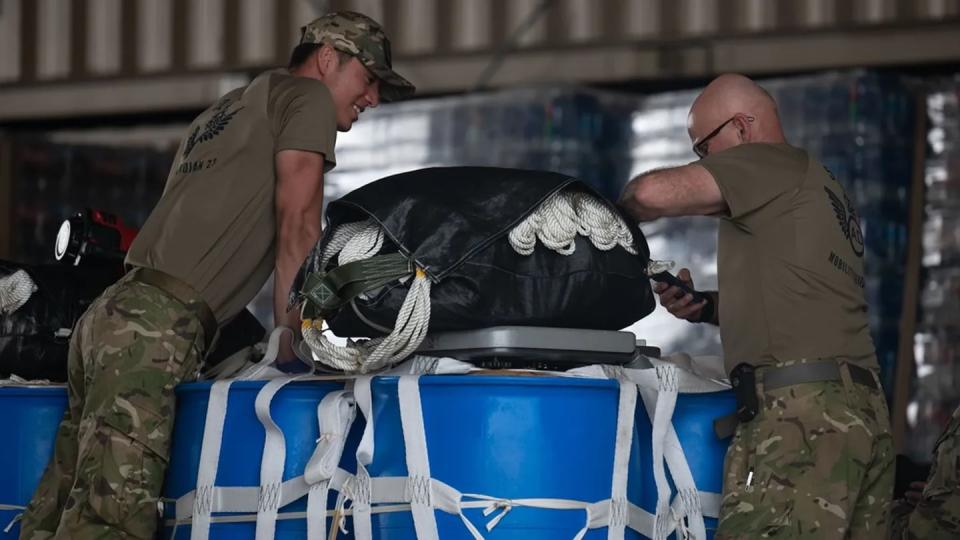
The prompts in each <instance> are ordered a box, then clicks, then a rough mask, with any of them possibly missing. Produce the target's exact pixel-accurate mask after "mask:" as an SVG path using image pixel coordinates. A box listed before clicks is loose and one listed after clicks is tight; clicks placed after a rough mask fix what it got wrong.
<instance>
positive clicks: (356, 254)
mask: <svg viewBox="0 0 960 540" xmlns="http://www.w3.org/2000/svg"><path fill="white" fill-rule="evenodd" d="M348 225H354V224H353V223H348ZM337 230H340V227H337ZM382 247H383V229H381V228H380V225H379V224H377V222H376V221H373V220H372V219H368V220H367V221H365V222H364V226H363V228H361V229H360V230H359V231H357V232H356V233H355V234H353V235H352V236H350V237H349V238H348V240H347V242H346V244H344V246H343V249H342V251H340V258H339V259H338V260H337V262H338V263H339V265H340V266H343V265H345V264H347V263H351V262H354V261H362V260H365V259H369V258H370V257H373V256H374V255H376V254H377V253H378V252H379V251H380V248H382Z"/></svg>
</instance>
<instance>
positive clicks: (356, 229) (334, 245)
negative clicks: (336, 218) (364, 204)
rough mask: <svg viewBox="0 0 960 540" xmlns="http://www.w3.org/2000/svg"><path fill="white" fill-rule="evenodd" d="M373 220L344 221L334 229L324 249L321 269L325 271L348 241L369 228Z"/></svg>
mask: <svg viewBox="0 0 960 540" xmlns="http://www.w3.org/2000/svg"><path fill="white" fill-rule="evenodd" d="M372 221H373V220H371V219H368V220H366V221H355V222H353V223H344V224H343V225H340V226H339V227H337V228H336V229H334V230H333V232H332V233H331V236H330V241H329V242H327V245H326V246H325V248H324V250H323V255H322V256H321V257H320V267H319V270H320V271H323V269H325V268H326V267H327V263H329V262H330V261H331V260H333V258H334V257H335V256H336V255H337V254H338V253H340V252H341V251H342V250H343V248H344V247H345V246H346V245H347V242H349V241H350V239H351V238H353V237H354V236H356V235H357V234H359V233H360V231H362V230H364V229H366V228H367V226H368V225H369V224H370V223H371V222H372Z"/></svg>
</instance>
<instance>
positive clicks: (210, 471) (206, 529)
mask: <svg viewBox="0 0 960 540" xmlns="http://www.w3.org/2000/svg"><path fill="white" fill-rule="evenodd" d="M232 383H233V381H231V380H224V381H217V382H215V383H213V385H212V386H211V387H210V398H209V401H208V402H207V419H206V421H205V422H204V425H203V441H202V442H201V443H200V467H199V469H198V471H197V487H196V490H195V492H194V499H193V504H192V506H193V518H192V519H191V522H190V539H191V540H207V538H209V536H210V516H211V514H212V513H213V498H214V489H215V487H214V486H215V484H216V482H217V469H218V468H219V467H220V446H221V444H222V443H223V423H224V420H225V419H226V417H227V397H228V395H229V393H230V385H231V384H232Z"/></svg>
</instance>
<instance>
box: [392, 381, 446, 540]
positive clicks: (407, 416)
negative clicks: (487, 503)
mask: <svg viewBox="0 0 960 540" xmlns="http://www.w3.org/2000/svg"><path fill="white" fill-rule="evenodd" d="M397 395H398V397H399V398H400V399H399V400H400V424H401V427H402V428H403V446H404V450H405V451H406V456H407V488H406V490H407V496H408V498H409V500H410V513H411V514H413V526H414V528H415V529H416V532H417V538H418V539H419V540H439V537H440V534H439V533H438V532H437V518H436V515H435V514H434V513H433V499H434V496H433V486H432V485H431V476H430V460H429V457H428V456H427V435H426V432H425V430H424V427H423V410H422V409H421V405H420V376H419V375H405V376H403V377H400V379H399V382H398V383H397Z"/></svg>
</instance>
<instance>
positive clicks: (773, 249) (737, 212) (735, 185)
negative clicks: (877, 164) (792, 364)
mask: <svg viewBox="0 0 960 540" xmlns="http://www.w3.org/2000/svg"><path fill="white" fill-rule="evenodd" d="M697 163H699V164H700V165H702V166H704V167H705V168H706V169H707V170H708V171H710V174H712V175H713V177H714V178H715V179H716V181H717V184H718V185H719V186H720V192H721V193H722V194H723V198H724V200H725V201H726V203H727V206H728V207H729V209H730V213H729V216H727V217H724V218H722V219H721V220H720V226H719V242H718V243H719V246H718V255H717V259H718V261H717V262H718V266H719V269H718V273H719V276H718V279H719V284H720V337H721V340H722V342H723V352H724V357H725V362H726V367H727V370H728V371H729V370H731V369H733V368H734V367H735V366H736V365H737V364H739V363H741V362H749V363H751V364H754V365H770V364H774V363H778V362H785V361H796V360H800V359H808V360H813V359H817V358H848V359H850V361H852V362H854V363H857V364H859V365H861V366H864V367H869V368H874V369H876V368H877V361H876V356H875V352H874V347H873V340H872V339H871V337H870V329H869V327H868V325H867V304H866V301H865V300H864V293H863V286H864V278H863V251H864V245H863V232H862V230H861V229H860V224H859V218H858V217H857V213H856V210H855V209H854V208H853V205H852V203H851V201H850V199H849V198H848V197H847V195H846V193H845V192H844V190H843V187H842V186H841V185H840V183H839V182H838V181H837V180H836V179H834V178H833V175H832V174H831V173H830V172H829V171H828V170H827V169H826V168H824V166H823V165H822V164H820V163H819V162H818V161H817V160H816V159H814V158H813V157H812V156H810V155H808V154H807V153H806V152H805V151H803V150H800V149H798V148H794V147H792V146H790V145H787V144H742V145H739V146H736V147H733V148H730V149H728V150H724V151H723V152H718V153H716V154H711V155H709V156H707V157H706V158H704V159H702V160H700V161H699V162H697Z"/></svg>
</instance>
